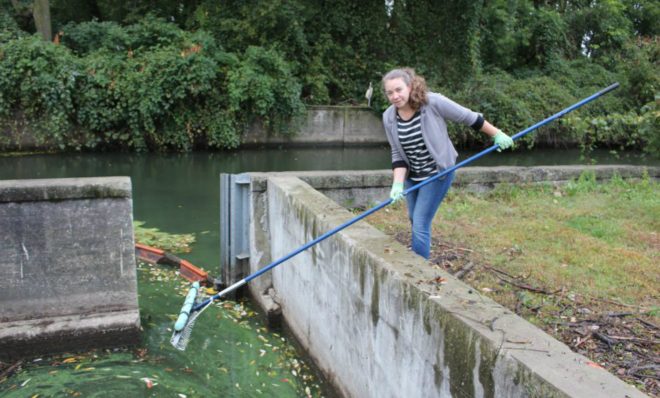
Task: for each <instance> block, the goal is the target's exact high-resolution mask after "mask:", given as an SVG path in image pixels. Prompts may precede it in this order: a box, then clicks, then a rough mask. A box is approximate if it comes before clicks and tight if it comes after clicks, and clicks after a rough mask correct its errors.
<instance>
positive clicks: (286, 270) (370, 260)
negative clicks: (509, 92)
mask: <svg viewBox="0 0 660 398" xmlns="http://www.w3.org/2000/svg"><path fill="white" fill-rule="evenodd" d="M464 170H465V171H468V170H469V169H464ZM517 171H518V172H516V173H513V174H512V177H511V178H521V177H520V176H522V175H527V176H529V177H526V178H530V179H533V178H535V177H534V176H539V175H542V174H543V173H540V172H538V171H529V173H521V172H520V171H522V170H517ZM378 173H379V172H368V173H365V175H364V176H362V178H363V180H362V182H364V181H365V180H364V179H366V180H370V179H371V178H375V179H379V178H383V179H385V181H387V182H386V183H381V185H384V186H389V181H388V180H389V178H391V176H390V175H389V173H390V171H387V170H386V171H383V172H382V174H383V177H378V176H377V175H378ZM296 174H302V175H304V176H303V177H301V179H298V178H296V177H295V176H291V175H286V174H284V173H277V174H275V173H273V174H272V175H270V174H269V175H264V174H251V176H252V177H253V198H252V204H251V205H252V206H253V212H254V213H253V214H254V215H255V216H253V217H252V220H253V223H252V225H251V235H252V236H251V238H252V242H251V258H250V266H251V271H250V272H254V271H256V270H257V269H260V268H262V267H263V266H265V265H267V264H269V263H270V262H272V261H273V260H276V259H278V258H281V257H283V256H284V255H287V254H288V253H290V252H291V251H293V250H294V249H296V248H298V247H300V246H301V245H303V244H305V243H307V242H309V241H311V240H312V239H314V238H316V237H317V236H319V235H321V234H322V233H325V232H327V231H329V230H330V229H332V228H334V227H336V226H337V225H340V224H342V223H344V222H346V221H348V220H350V219H352V218H353V217H354V214H352V213H349V212H348V211H346V210H345V209H344V208H342V207H341V206H340V205H339V204H338V203H337V202H335V201H333V200H331V199H329V198H328V197H326V196H325V195H323V194H322V193H321V192H320V191H318V190H315V189H314V188H312V187H311V186H310V185H309V184H307V183H306V182H304V181H302V179H303V178H305V179H308V180H310V181H317V182H319V185H321V186H323V187H324V188H325V189H326V190H328V191H330V189H329V186H332V185H334V184H337V185H342V184H347V182H348V181H349V180H350V174H351V173H349V172H341V173H336V172H335V173H327V174H323V173H296ZM551 175H556V174H552V173H551ZM562 175H563V174H562ZM656 175H657V174H656ZM354 177H355V178H356V179H360V177H358V176H354ZM482 177H483V175H482ZM333 178H334V180H333ZM466 178H467V177H466ZM475 178H476V177H475ZM480 178H481V177H480ZM316 179H319V180H316ZM330 181H333V182H330ZM479 181H480V183H481V182H483V181H490V180H489V179H483V178H482V179H481V180H479ZM373 185H374V186H376V185H379V183H377V182H374V184H373ZM354 189H357V185H356V187H355V188H354ZM379 189H381V190H382V189H383V188H382V187H381V188H379ZM438 276H442V277H444V278H446V279H447V280H448V282H447V283H446V284H444V285H440V284H437V283H435V278H436V277H438ZM249 287H250V290H251V291H252V293H253V295H254V296H255V297H256V299H257V300H263V295H264V293H265V292H266V291H267V290H268V289H269V288H272V289H274V290H275V292H274V293H273V292H272V291H271V294H270V295H269V297H271V298H274V300H275V302H276V303H277V304H278V305H280V306H281V308H282V311H283V313H284V316H285V319H286V322H287V324H288V325H289V327H290V328H291V330H292V331H293V333H294V334H295V335H296V336H297V338H298V340H299V341H300V342H301V344H302V345H303V346H304V347H305V348H306V349H307V350H308V352H309V354H310V356H311V357H312V358H313V359H314V361H315V362H316V365H317V366H318V367H319V368H320V369H321V370H322V371H323V372H324V374H325V375H326V377H327V378H328V379H329V380H330V381H331V382H332V383H333V384H334V385H335V386H336V388H337V390H338V391H339V392H340V393H341V394H342V395H344V396H347V397H404V396H406V397H408V396H409V397H450V396H453V397H600V396H607V397H621V398H623V397H642V396H644V395H643V394H642V393H640V392H639V391H637V390H636V389H634V388H633V387H631V386H629V385H627V384H625V383H624V382H622V381H621V380H619V379H617V378H616V377H614V376H613V375H611V374H609V373H608V372H607V371H605V370H603V369H596V368H593V367H591V366H588V364H587V363H588V360H587V359H586V358H585V357H583V356H581V355H578V354H575V353H573V352H572V351H571V350H570V348H569V347H567V346H566V345H564V344H562V343H560V342H558V341H557V340H555V339H553V338H552V337H550V336H549V335H547V334H546V333H544V332H543V331H541V330H539V329H538V328H536V327H534V326H533V325H531V324H530V323H528V322H526V321H525V320H523V319H522V318H520V317H518V316H517V315H515V314H513V313H511V312H510V311H508V310H507V309H505V308H503V307H502V306H500V305H499V304H497V303H495V302H493V301H492V300H490V299H489V298H487V297H483V296H481V295H479V294H478V293H477V292H475V291H473V290H472V289H471V288H470V287H469V286H467V285H465V284H463V283H462V282H461V281H459V280H457V279H455V278H453V277H451V276H450V275H447V274H445V273H443V272H438V271H436V270H433V269H432V268H430V267H428V266H427V265H426V263H425V262H423V261H422V260H421V259H418V258H416V257H415V256H412V255H411V254H410V252H409V251H408V250H407V249H406V248H404V247H403V246H401V245H400V244H398V243H397V242H396V241H395V240H393V239H391V238H390V237H388V236H386V235H385V234H383V233H381V232H380V231H378V230H376V229H375V228H373V227H371V226H370V225H368V224H367V223H366V222H364V221H360V222H358V223H356V224H355V225H353V226H351V227H349V228H347V229H345V230H343V231H341V232H339V233H337V234H336V235H333V236H332V237H330V238H328V239H327V240H325V241H323V242H321V243H319V244H318V245H316V246H314V247H313V248H311V249H309V250H307V251H305V252H302V253H300V254H299V255H297V256H295V257H293V258H291V259H290V260H288V261H287V262H286V263H284V264H282V265H281V266H279V267H277V268H275V269H274V270H273V271H272V272H271V273H268V274H266V275H264V276H263V277H261V278H257V279H255V280H254V281H252V282H250V284H249Z"/></svg>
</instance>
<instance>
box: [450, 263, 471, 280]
mask: <svg viewBox="0 0 660 398" xmlns="http://www.w3.org/2000/svg"><path fill="white" fill-rule="evenodd" d="M474 266H475V264H474V263H473V262H469V263H467V264H466V265H465V266H464V267H463V268H461V269H459V270H458V271H457V272H456V273H455V274H454V276H455V277H457V278H458V279H463V277H465V275H467V273H468V272H470V271H472V269H473V268H474Z"/></svg>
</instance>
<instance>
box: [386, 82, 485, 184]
mask: <svg viewBox="0 0 660 398" xmlns="http://www.w3.org/2000/svg"><path fill="white" fill-rule="evenodd" d="M428 99H429V101H428V104H426V105H422V107H421V109H420V112H421V123H422V137H423V138H424V143H425V144H426V147H427V148H428V150H429V152H430V154H431V156H432V157H433V159H434V160H435V163H436V164H437V165H438V168H439V170H440V171H442V170H445V169H447V168H449V167H451V166H453V165H454V164H456V157H457V156H458V153H457V152H456V149H454V145H453V144H452V143H451V140H450V139H449V134H448V133H447V123H446V120H451V121H452V122H457V123H461V124H464V125H466V126H471V125H473V124H474V123H475V122H476V121H477V119H478V118H479V116H480V115H479V114H478V113H476V112H473V111H471V110H470V109H468V108H465V107H463V106H461V105H459V104H457V103H456V102H454V101H452V100H450V99H449V98H447V97H445V96H443V95H441V94H437V93H428ZM383 127H384V128H385V134H386V135H387V140H388V141H389V142H390V147H391V148H392V165H393V167H394V165H397V164H401V162H402V161H403V162H405V164H406V165H409V164H410V163H409V162H408V158H407V157H406V154H405V153H404V151H403V148H402V147H401V143H400V142H399V134H398V132H397V126H396V109H395V107H394V105H390V107H389V108H387V109H386V110H385V112H384V113H383Z"/></svg>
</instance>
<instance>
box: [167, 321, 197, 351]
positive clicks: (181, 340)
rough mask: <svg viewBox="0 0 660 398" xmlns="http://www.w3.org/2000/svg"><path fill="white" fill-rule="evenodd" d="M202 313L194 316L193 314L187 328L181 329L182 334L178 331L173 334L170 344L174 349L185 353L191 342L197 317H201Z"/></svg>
mask: <svg viewBox="0 0 660 398" xmlns="http://www.w3.org/2000/svg"><path fill="white" fill-rule="evenodd" d="M199 314H200V311H197V312H195V313H194V314H191V315H190V317H189V318H188V323H186V326H184V327H183V329H181V331H180V332H177V331H176V330H175V331H174V332H173V333H172V338H171V339H170V344H172V346H173V347H174V348H176V349H177V350H179V351H185V350H186V347H187V346H188V343H189V342H190V338H191V337H192V330H193V327H194V326H195V321H196V320H197V317H198V316H199Z"/></svg>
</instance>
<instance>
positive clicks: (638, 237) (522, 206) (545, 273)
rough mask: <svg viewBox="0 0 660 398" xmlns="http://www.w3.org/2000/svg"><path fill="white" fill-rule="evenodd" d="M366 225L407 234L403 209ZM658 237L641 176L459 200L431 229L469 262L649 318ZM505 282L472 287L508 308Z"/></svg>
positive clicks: (454, 197) (657, 220)
mask: <svg viewBox="0 0 660 398" xmlns="http://www.w3.org/2000/svg"><path fill="white" fill-rule="evenodd" d="M370 222H371V223H372V224H374V225H375V226H376V227H378V228H380V229H382V230H384V231H386V232H389V233H393V232H395V231H402V230H403V231H406V232H408V233H409V230H410V227H409V225H408V220H407V214H406V210H405V206H404V205H401V206H397V207H394V208H393V209H392V210H390V211H389V212H381V213H380V215H374V216H372V217H371V218H370ZM659 232H660V188H659V187H658V184H657V183H655V182H652V181H650V180H649V178H648V176H645V178H643V179H642V180H641V181H636V182H628V181H624V180H622V179H621V178H619V177H614V178H613V179H612V180H611V181H609V182H607V183H604V184H600V183H597V182H596V179H595V176H594V175H593V174H583V175H582V176H581V177H580V178H579V179H577V180H576V181H572V182H571V183H569V184H567V185H565V186H563V187H556V186H552V185H549V184H545V185H529V186H518V185H500V186H498V187H497V188H496V189H495V190H493V191H491V192H489V193H487V194H481V195H476V194H472V193H469V192H465V191H462V190H453V191H451V192H450V194H449V195H448V197H447V199H446V200H445V202H444V203H443V205H442V206H441V209H440V211H439V213H438V215H436V218H435V220H434V224H433V235H434V236H435V237H438V238H439V240H440V241H446V242H450V244H451V245H453V246H459V247H463V248H468V249H469V250H470V251H471V256H470V258H469V259H466V260H470V261H475V262H477V263H479V264H485V265H487V266H490V267H495V268H497V269H499V270H502V271H504V272H506V273H507V274H509V275H512V276H516V277H520V279H524V280H525V281H526V282H527V283H528V284H534V285H535V286H541V287H543V288H544V289H546V290H548V291H556V290H560V289H562V290H564V291H567V292H570V293H573V294H579V295H580V296H583V297H589V298H593V299H598V300H607V301H615V302H620V303H622V304H627V305H632V306H637V307H639V308H641V309H644V310H648V311H652V310H654V309H657V308H658V286H659V285H660V267H658V264H659V263H660V261H659V258H658V254H659V253H660V236H658V233H659ZM446 265H447V264H445V266H446ZM453 265H454V264H451V265H450V267H451V266H453ZM499 282H500V281H498V278H494V277H491V278H488V277H485V276H480V275H477V276H476V277H475V278H473V279H472V280H471V283H473V284H474V285H476V286H475V287H477V288H481V289H483V288H486V289H485V290H487V291H489V290H490V291H489V293H490V294H491V295H492V296H494V298H496V299H498V297H497V296H500V297H499V299H500V300H498V301H503V302H502V304H507V301H509V300H516V301H517V300H518V298H517V297H511V291H512V290H511V289H507V288H506V286H502V285H501V283H499ZM509 304H510V303H509Z"/></svg>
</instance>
